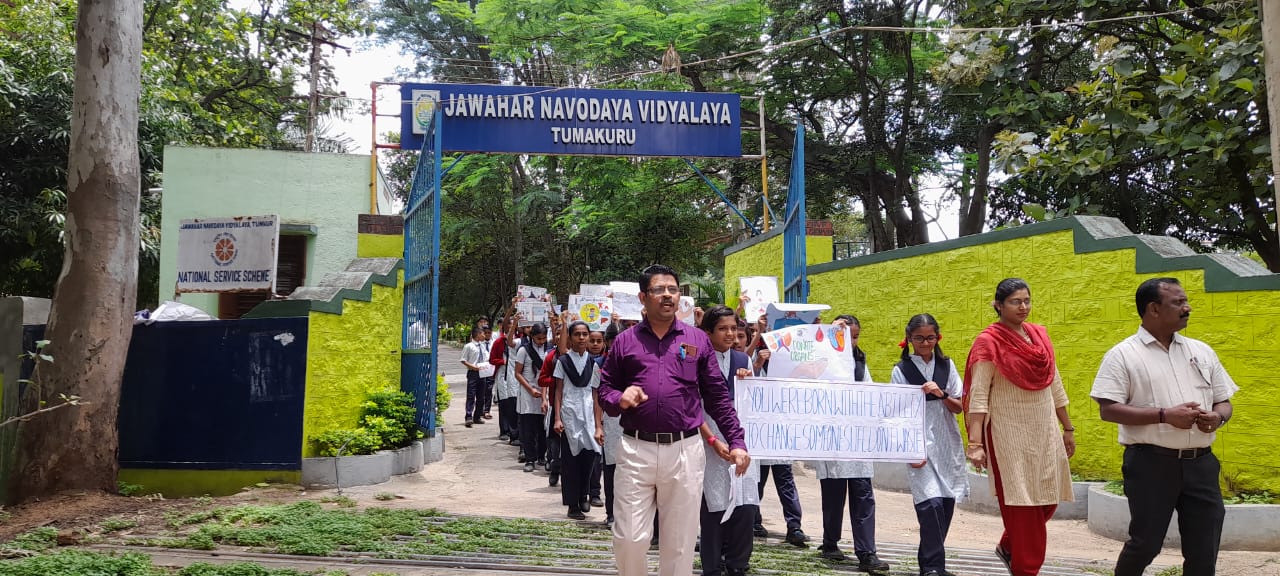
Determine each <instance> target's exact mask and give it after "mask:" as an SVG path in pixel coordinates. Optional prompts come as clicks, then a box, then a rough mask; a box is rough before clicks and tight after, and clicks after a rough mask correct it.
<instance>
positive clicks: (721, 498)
mask: <svg viewBox="0 0 1280 576" xmlns="http://www.w3.org/2000/svg"><path fill="white" fill-rule="evenodd" d="M730 358H731V352H730V351H728V350H726V351H724V352H716V362H718V363H719V364H720V373H721V374H722V375H724V381H725V382H728V381H729V370H730V362H729V360H730ZM702 420H703V421H704V422H706V423H707V426H709V427H710V428H711V433H712V434H714V435H715V436H716V437H717V438H719V439H720V441H721V442H725V443H728V440H727V439H726V438H725V436H724V434H721V433H720V427H719V426H716V421H715V420H714V419H712V418H711V416H710V415H709V414H707V411H706V410H703V411H702ZM703 449H704V450H706V452H707V467H706V470H705V471H704V472H703V474H702V497H703V498H704V499H705V500H706V503H707V511H709V512H723V511H724V510H725V509H727V508H728V507H729V504H730V502H729V493H730V490H731V488H730V484H729V483H730V482H733V483H735V484H736V486H734V487H733V488H732V490H733V491H736V492H737V496H738V497H737V499H736V501H735V502H733V503H732V504H733V505H734V506H749V505H757V506H758V505H759V504H760V492H759V488H758V486H759V485H760V466H759V465H758V464H756V462H755V461H752V462H751V464H750V465H748V466H747V472H746V474H743V475H742V476H738V475H737V474H736V473H733V472H731V471H732V470H733V469H734V465H733V464H730V463H728V462H725V461H724V459H723V458H721V457H720V455H719V454H716V451H715V448H712V447H711V445H710V444H707V443H706V442H703ZM731 473H732V474H733V476H730V474H731Z"/></svg>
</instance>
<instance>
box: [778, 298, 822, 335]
mask: <svg viewBox="0 0 1280 576" xmlns="http://www.w3.org/2000/svg"><path fill="white" fill-rule="evenodd" d="M830 309H831V307H830V306H827V305H826V304H790V303H786V302H774V303H772V304H769V306H768V308H767V309H766V311H765V326H767V327H768V328H769V330H778V329H781V328H786V327H787V326H797V325H800V324H813V323H814V322H817V321H818V317H819V316H821V315H822V312H823V311H825V310H830Z"/></svg>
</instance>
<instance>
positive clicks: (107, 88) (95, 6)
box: [12, 0, 143, 500]
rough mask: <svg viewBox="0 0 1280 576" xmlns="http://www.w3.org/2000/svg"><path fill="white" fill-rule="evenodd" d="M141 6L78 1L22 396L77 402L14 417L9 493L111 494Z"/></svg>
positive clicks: (130, 261) (130, 289) (134, 244)
mask: <svg viewBox="0 0 1280 576" xmlns="http://www.w3.org/2000/svg"><path fill="white" fill-rule="evenodd" d="M142 7H143V3H142V2H137V1H136V0H80V5H79V14H78V15H77V21H76V69H75V94H74V98H73V102H72V109H71V148H70V162H69V166H68V171H67V172H68V174H67V191H68V193H67V219H66V227H65V228H66V229H65V251H64V256H63V259H64V260H63V266H62V274H61V276H60V277H59V278H58V286H57V288H56V290H55V292H54V297H53V307H52V309H51V311H50V313H49V325H48V330H47V332H46V337H47V338H48V339H49V340H50V344H49V345H48V346H47V347H46V348H45V351H47V352H48V353H49V354H51V355H52V356H53V359H54V361H53V363H52V364H43V365H42V366H41V368H40V371H39V375H38V383H39V387H38V388H35V387H33V388H29V389H28V392H27V398H24V400H23V401H24V403H28V405H31V404H35V403H36V402H37V401H38V400H39V399H45V400H48V401H49V402H50V404H53V403H57V402H59V400H58V399H57V398H58V394H66V395H69V396H70V395H74V396H79V397H80V398H81V399H82V400H83V401H84V402H87V404H85V405H82V406H75V407H69V408H65V409H62V410H57V411H54V412H51V413H49V414H45V415H42V416H39V417H37V418H34V419H32V420H30V421H28V422H24V423H23V424H22V425H21V428H19V432H18V434H19V452H18V458H19V460H18V462H19V473H18V474H16V477H15V478H13V479H12V481H13V482H14V484H13V486H14V491H13V492H12V493H13V494H14V495H15V497H16V498H17V499H18V500H27V499H31V498H35V497H38V496H42V495H47V494H53V493H56V492H59V491H62V490H69V489H80V490H107V491H112V492H114V491H115V490H116V472H117V470H118V463H117V460H116V453H117V451H118V446H119V437H118V435H117V433H116V416H117V412H118V411H119V407H120V381H121V378H122V377H123V374H124V362H125V358H126V356H127V355H128V352H129V338H130V337H131V336H132V329H133V321H132V319H133V307H134V304H135V298H136V295H137V289H136V288H137V282H138V217H139V216H138V212H139V206H138V202H139V193H140V188H141V170H140V167H139V163H138V98H139V93H140V90H141V87H140V85H139V82H140V74H141V57H142ZM37 397H39V398H37Z"/></svg>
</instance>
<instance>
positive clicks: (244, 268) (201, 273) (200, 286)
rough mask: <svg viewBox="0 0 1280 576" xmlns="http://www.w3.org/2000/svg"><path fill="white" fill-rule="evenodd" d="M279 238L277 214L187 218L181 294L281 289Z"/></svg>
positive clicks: (182, 228) (181, 245)
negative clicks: (277, 263) (278, 263)
mask: <svg viewBox="0 0 1280 576" xmlns="http://www.w3.org/2000/svg"><path fill="white" fill-rule="evenodd" d="M279 237H280V219H279V218H278V217H277V216H241V217H236V218H199V219H194V220H183V221H182V222H181V223H180V224H179V225H178V283H177V286H176V287H175V292H177V293H180V294H181V293H184V292H243V291H248V290H270V291H272V292H275V288H276V256H277V250H278V242H277V241H276V240H277V239H278V238H279Z"/></svg>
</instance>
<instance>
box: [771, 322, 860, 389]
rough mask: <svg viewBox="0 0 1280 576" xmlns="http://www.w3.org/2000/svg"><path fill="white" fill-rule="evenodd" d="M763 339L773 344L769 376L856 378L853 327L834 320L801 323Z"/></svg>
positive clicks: (835, 380) (821, 378)
mask: <svg viewBox="0 0 1280 576" xmlns="http://www.w3.org/2000/svg"><path fill="white" fill-rule="evenodd" d="M761 339H762V340H764V345H765V346H767V347H768V348H769V376H770V377H773V378H805V379H810V380H830V381H833V382H852V381H853V380H854V377H853V375H854V362H853V352H852V351H851V350H850V348H849V344H850V338H849V329H848V328H847V327H844V328H836V327H835V326H832V325H830V324H800V325H797V326H789V327H787V328H783V329H781V330H774V331H773V332H765V333H764V334H763V335H762V336H761Z"/></svg>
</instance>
